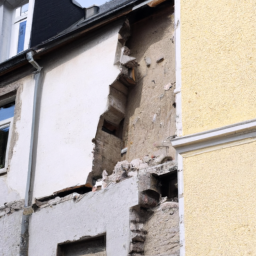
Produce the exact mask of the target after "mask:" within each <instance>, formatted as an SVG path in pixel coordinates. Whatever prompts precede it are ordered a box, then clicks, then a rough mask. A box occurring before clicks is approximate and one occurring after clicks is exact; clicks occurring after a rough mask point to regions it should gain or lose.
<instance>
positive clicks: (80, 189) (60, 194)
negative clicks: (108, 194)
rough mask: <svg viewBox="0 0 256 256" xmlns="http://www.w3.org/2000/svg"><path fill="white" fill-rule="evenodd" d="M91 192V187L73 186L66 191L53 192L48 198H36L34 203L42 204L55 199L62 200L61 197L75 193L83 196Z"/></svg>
mask: <svg viewBox="0 0 256 256" xmlns="http://www.w3.org/2000/svg"><path fill="white" fill-rule="evenodd" d="M91 191H92V188H91V187H87V186H85V185H81V186H75V187H70V188H66V189H63V190H60V191H57V192H54V193H53V194H52V195H50V196H46V197H42V198H38V199H36V201H38V202H41V203H43V202H47V201H49V200H52V199H54V198H56V197H60V198H62V197H65V196H68V195H70V194H73V193H77V194H80V195H83V194H85V193H89V192H91Z"/></svg>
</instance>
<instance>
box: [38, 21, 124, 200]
mask: <svg viewBox="0 0 256 256" xmlns="http://www.w3.org/2000/svg"><path fill="white" fill-rule="evenodd" d="M122 23H123V22H122V21H118V22H116V23H112V24H111V25H108V26H106V27H104V28H102V29H100V30H98V31H96V32H93V33H91V34H89V35H87V36H84V37H82V38H80V39H78V40H76V41H75V42H73V43H71V44H70V45H67V46H65V47H63V48H60V49H58V50H57V51H55V52H54V53H52V54H51V56H48V57H46V58H45V59H44V60H43V62H39V63H40V64H41V66H43V67H44V73H45V77H44V81H43V84H42V88H43V89H42V98H41V106H40V116H39V124H38V126H39V129H38V140H37V153H36V154H37V155H36V160H35V161H36V162H35V165H36V166H35V168H36V175H35V185H34V196H35V197H37V198H38V197H43V196H47V195H49V194H51V193H52V192H53V191H56V190H61V189H64V188H67V187H71V186H74V185H76V184H85V183H86V181H87V177H88V174H89V173H90V172H91V171H92V169H93V157H94V156H93V148H94V144H93V142H92V140H93V139H94V138H95V134H96V132H97V127H98V123H99V118H100V116H101V115H102V114H103V113H104V112H105V111H106V108H107V103H108V95H109V85H110V84H111V83H112V82H113V81H114V80H115V79H116V77H117V76H118V74H119V73H120V71H119V69H118V67H117V66H115V65H114V59H115V53H116V48H117V42H118V31H119V30H120V28H121V27H122ZM90 185H91V184H88V186H90Z"/></svg>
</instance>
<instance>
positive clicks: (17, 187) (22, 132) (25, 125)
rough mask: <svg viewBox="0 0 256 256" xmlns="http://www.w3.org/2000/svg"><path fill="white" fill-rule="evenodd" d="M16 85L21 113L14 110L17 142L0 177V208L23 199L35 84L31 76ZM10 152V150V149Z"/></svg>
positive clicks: (14, 127) (18, 106) (17, 106)
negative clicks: (6, 203) (6, 167)
mask: <svg viewBox="0 0 256 256" xmlns="http://www.w3.org/2000/svg"><path fill="white" fill-rule="evenodd" d="M17 83H19V84H20V86H21V87H20V88H19V90H21V94H20V100H17V101H16V109H17V108H20V109H21V111H20V117H19V115H17V112H16V110H15V119H17V121H16V125H13V127H12V129H15V131H16V133H17V141H16V143H15V145H14V148H13V156H12V158H11V159H10V161H9V168H8V169H9V171H8V173H7V174H5V175H3V176H0V206H1V205H3V204H4V203H5V202H12V201H15V200H19V199H24V197H25V190H26V181H27V171H28V158H29V147H30V134H31V122H32V107H33V95H34V86H35V82H34V79H33V76H32V75H31V76H27V77H25V78H23V79H21V80H20V81H17ZM20 102H21V105H20V104H19V103H20ZM11 132H12V131H11ZM12 139H15V136H12ZM11 144H12V143H11ZM10 150H12V148H11V147H10Z"/></svg>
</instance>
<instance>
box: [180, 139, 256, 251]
mask: <svg viewBox="0 0 256 256" xmlns="http://www.w3.org/2000/svg"><path fill="white" fill-rule="evenodd" d="M245 142H246V141H245ZM255 150H256V143H255V142H252V143H247V144H243V145H240V146H234V147H229V148H225V149H217V150H214V151H212V152H208V153H203V154H198V155H195V156H191V157H188V158H186V157H185V158H184V200H185V239H186V248H185V249H186V255H187V256H194V255H198V256H205V255H209V256H216V255H225V256H240V255H256V248H255V243H256V217H255V209H256V201H255V197H256V192H255V191H256V190H255V179H256V163H255Z"/></svg>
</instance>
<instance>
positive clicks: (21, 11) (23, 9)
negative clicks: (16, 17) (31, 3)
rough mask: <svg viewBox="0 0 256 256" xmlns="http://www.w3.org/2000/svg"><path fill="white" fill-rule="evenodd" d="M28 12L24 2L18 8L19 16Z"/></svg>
mask: <svg viewBox="0 0 256 256" xmlns="http://www.w3.org/2000/svg"><path fill="white" fill-rule="evenodd" d="M27 13H28V4H24V5H22V6H21V8H20V16H22V15H24V14H27Z"/></svg>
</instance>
